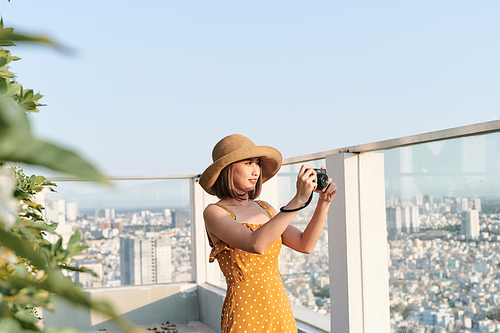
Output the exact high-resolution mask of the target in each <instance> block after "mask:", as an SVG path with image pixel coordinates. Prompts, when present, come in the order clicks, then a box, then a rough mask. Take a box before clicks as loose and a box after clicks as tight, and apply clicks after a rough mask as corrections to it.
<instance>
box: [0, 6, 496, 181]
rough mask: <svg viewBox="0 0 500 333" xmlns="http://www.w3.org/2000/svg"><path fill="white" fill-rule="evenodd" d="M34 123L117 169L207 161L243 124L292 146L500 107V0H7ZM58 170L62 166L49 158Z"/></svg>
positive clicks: (198, 168) (195, 165) (420, 128)
mask: <svg viewBox="0 0 500 333" xmlns="http://www.w3.org/2000/svg"><path fill="white" fill-rule="evenodd" d="M0 11H1V15H2V17H3V20H4V23H5V25H6V26H11V27H14V28H16V29H17V30H18V31H22V32H33V33H35V32H37V33H38V32H41V33H44V34H47V35H49V36H51V37H52V38H53V39H55V40H56V41H58V42H60V43H61V44H63V45H65V46H67V47H71V48H73V49H75V55H74V56H68V55H66V54H62V53H59V52H57V51H54V50H51V49H49V48H47V47H32V46H23V45H20V46H19V47H17V48H13V49H12V52H13V54H15V55H18V56H20V57H22V58H23V59H22V60H21V61H19V62H16V63H13V64H12V66H11V67H12V71H14V72H15V73H17V75H18V80H19V82H20V83H22V84H23V85H24V86H25V87H26V88H34V89H35V90H37V91H40V92H41V93H42V94H44V95H45V97H44V98H43V100H42V102H44V103H47V104H48V106H46V107H44V108H42V109H41V113H40V114H36V115H33V116H31V117H30V118H31V120H32V124H33V127H34V131H35V133H36V134H37V135H38V136H40V137H42V138H45V139H48V140H51V141H56V142H60V143H63V144H64V145H65V146H68V147H72V148H74V149H76V150H77V151H80V152H81V153H82V154H83V155H85V156H87V157H88V158H89V159H90V160H91V161H93V162H95V164H96V165H97V166H99V168H100V169H101V170H102V171H103V172H104V173H105V174H109V175H154V174H192V173H200V172H202V171H203V170H204V168H205V167H206V166H207V165H208V164H209V163H210V162H211V150H212V148H213V146H214V144H215V143H216V142H217V141H218V140H219V139H221V138H222V137H224V136H226V135H228V134H232V133H241V134H245V135H247V136H249V137H250V138H251V139H252V140H253V141H254V142H255V143H256V144H264V145H271V146H274V147H276V148H278V149H279V150H280V151H281V152H282V154H283V156H284V157H285V158H286V157H293V156H298V155H304V154H308V153H314V152H318V151H324V150H330V149H335V148H341V147H345V146H351V145H355V144H362V143H368V142H373V141H380V140H385V139H390V138H395V137H401V136H406V135H411V134H418V133H424V132H429V131H435V130H440V129H445V128H450V127H456V126H462V125H468V124H473V123H479V122H484V121H490V120H495V119H499V115H500V112H499V111H500V110H499V109H500V108H499V106H500V91H499V90H500V89H499V87H500V68H499V61H498V59H500V43H499V33H500V20H499V19H498V18H499V17H500V15H499V14H500V2H498V1H474V2H473V1H426V0H423V1H422V0H419V1H378V2H374V1H349V2H347V1H343V2H341V1H290V0H287V1H189V0H182V1H142V2H141V1H123V0H122V1H116V0H108V1H102V0H99V1H95V0H91V1H62V0H61V1H55V0H43V1H41V0H12V1H11V2H7V1H6V0H4V1H2V4H1V6H0ZM45 174H50V173H49V172H45Z"/></svg>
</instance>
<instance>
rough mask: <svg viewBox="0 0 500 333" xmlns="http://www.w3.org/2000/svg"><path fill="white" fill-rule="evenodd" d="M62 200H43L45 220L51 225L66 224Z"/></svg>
mask: <svg viewBox="0 0 500 333" xmlns="http://www.w3.org/2000/svg"><path fill="white" fill-rule="evenodd" d="M64 206H65V202H64V200H50V199H48V200H47V199H46V200H45V218H46V219H47V220H48V221H50V222H52V223H61V224H64V222H66V209H65V207H64Z"/></svg>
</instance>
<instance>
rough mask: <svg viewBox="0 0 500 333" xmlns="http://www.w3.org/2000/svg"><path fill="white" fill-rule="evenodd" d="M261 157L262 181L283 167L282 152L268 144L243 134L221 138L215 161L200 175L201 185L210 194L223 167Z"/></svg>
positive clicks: (213, 152) (216, 146)
mask: <svg viewBox="0 0 500 333" xmlns="http://www.w3.org/2000/svg"><path fill="white" fill-rule="evenodd" d="M252 157H260V167H261V177H262V182H263V183H264V182H266V181H267V180H269V179H271V178H272V177H273V176H274V175H275V174H276V173H277V172H278V170H279V169H280V167H281V160H282V157H281V153H280V152H279V151H278V150H277V149H275V148H273V147H268V146H256V145H255V144H254V143H253V142H252V141H251V140H250V139H249V138H247V137H246V136H244V135H241V134H232V135H229V136H226V137H225V138H223V139H222V140H220V141H219V142H218V143H217V144H216V145H215V147H214V150H213V151H212V160H213V163H212V164H211V165H210V166H209V167H208V168H207V169H206V170H205V171H204V172H203V174H202V175H201V177H200V185H201V187H203V189H204V190H205V191H207V192H208V193H209V194H212V195H215V192H214V191H213V189H212V186H213V185H214V183H215V181H216V180H217V178H218V177H219V174H220V172H221V170H222V169H224V168H225V167H226V166H228V165H229V164H231V163H234V162H238V161H242V160H246V159H248V158H252Z"/></svg>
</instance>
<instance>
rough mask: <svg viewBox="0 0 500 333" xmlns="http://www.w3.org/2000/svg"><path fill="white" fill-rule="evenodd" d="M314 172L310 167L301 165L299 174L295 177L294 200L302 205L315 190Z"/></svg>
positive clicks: (315, 176)
mask: <svg viewBox="0 0 500 333" xmlns="http://www.w3.org/2000/svg"><path fill="white" fill-rule="evenodd" d="M316 178H317V175H316V171H314V169H313V168H312V167H310V166H307V165H302V166H301V167H300V170H299V174H298V175H297V184H296V187H297V194H296V198H297V199H298V200H299V201H300V202H301V203H302V204H305V203H306V202H307V201H308V200H309V197H310V196H311V193H312V192H313V191H314V190H315V189H316V186H317V183H316Z"/></svg>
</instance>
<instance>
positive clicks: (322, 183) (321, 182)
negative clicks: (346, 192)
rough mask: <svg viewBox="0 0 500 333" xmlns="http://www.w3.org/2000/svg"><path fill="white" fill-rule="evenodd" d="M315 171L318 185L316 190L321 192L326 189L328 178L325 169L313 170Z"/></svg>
mask: <svg viewBox="0 0 500 333" xmlns="http://www.w3.org/2000/svg"><path fill="white" fill-rule="evenodd" d="M314 171H316V176H317V179H316V182H317V183H318V185H317V186H316V189H317V190H322V189H324V188H325V187H328V176H327V175H326V170H325V169H314Z"/></svg>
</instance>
